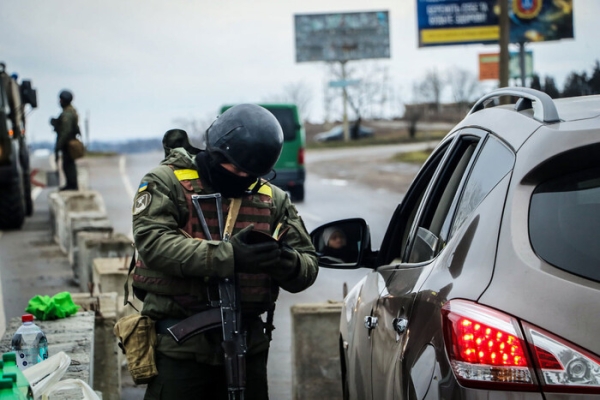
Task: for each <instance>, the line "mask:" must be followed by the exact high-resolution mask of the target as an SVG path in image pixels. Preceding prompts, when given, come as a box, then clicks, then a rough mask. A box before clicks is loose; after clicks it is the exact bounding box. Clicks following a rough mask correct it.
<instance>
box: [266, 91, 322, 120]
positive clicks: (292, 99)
mask: <svg viewBox="0 0 600 400" xmlns="http://www.w3.org/2000/svg"><path fill="white" fill-rule="evenodd" d="M312 99H313V94H312V91H311V89H310V86H309V85H307V84H306V83H305V82H304V81H299V82H295V83H288V84H287V85H285V86H284V87H283V90H282V92H281V93H278V94H272V95H269V96H267V97H265V98H263V101H265V102H276V103H292V104H295V105H296V107H298V112H299V113H300V118H301V119H302V120H306V119H307V118H308V115H309V112H310V103H311V102H312Z"/></svg>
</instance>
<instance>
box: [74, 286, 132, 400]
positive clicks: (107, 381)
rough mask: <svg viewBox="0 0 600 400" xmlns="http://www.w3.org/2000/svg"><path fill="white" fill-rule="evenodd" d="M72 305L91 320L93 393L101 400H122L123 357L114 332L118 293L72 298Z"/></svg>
mask: <svg viewBox="0 0 600 400" xmlns="http://www.w3.org/2000/svg"><path fill="white" fill-rule="evenodd" d="M71 297H72V298H73V301H74V302H75V304H77V305H79V306H81V307H82V309H83V310H85V311H92V312H94V314H95V319H94V353H95V357H94V385H93V387H94V389H95V390H99V391H101V392H102V398H103V400H119V399H121V364H122V361H123V359H122V355H121V354H122V353H121V350H120V349H119V347H118V344H117V338H116V336H115V335H114V333H113V328H114V326H115V323H116V322H117V293H115V292H112V293H100V294H98V295H97V296H90V294H89V293H74V294H72V295H71Z"/></svg>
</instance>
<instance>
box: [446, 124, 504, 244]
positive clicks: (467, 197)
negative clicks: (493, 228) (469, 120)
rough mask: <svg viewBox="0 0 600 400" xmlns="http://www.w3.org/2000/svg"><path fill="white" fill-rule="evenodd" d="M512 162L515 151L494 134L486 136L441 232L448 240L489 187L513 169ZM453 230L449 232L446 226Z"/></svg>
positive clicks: (484, 195)
mask: <svg viewBox="0 0 600 400" xmlns="http://www.w3.org/2000/svg"><path fill="white" fill-rule="evenodd" d="M514 162H515V155H514V153H513V152H512V151H511V150H510V149H509V148H508V147H506V146H505V145H504V144H503V143H502V142H500V141H499V140H498V139H496V138H495V137H493V136H489V137H488V139H487V140H486V142H485V144H484V146H483V148H482V150H481V152H480V154H479V155H478V156H477V160H476V161H475V165H474V167H473V169H472V170H471V172H470V174H469V178H468V180H467V183H466V184H465V188H464V190H463V192H462V194H461V197H460V201H459V203H458V206H457V208H456V213H455V216H454V220H452V218H447V219H446V221H445V223H444V227H443V228H442V231H441V232H440V235H441V237H442V239H443V240H444V241H446V242H447V241H448V240H449V238H451V237H452V236H453V235H454V232H456V231H457V230H458V228H460V226H461V225H462V223H463V222H464V221H465V220H466V219H467V217H468V216H469V215H470V214H471V213H472V212H473V210H475V208H477V206H478V205H479V204H480V203H481V202H482V201H483V199H484V198H485V197H486V196H487V195H488V194H489V193H490V192H491V191H492V189H493V188H494V187H495V186H496V185H497V184H498V182H500V180H501V179H502V178H503V177H504V176H506V174H507V173H509V172H510V171H511V170H512V167H513V165H514ZM450 224H451V225H452V230H451V232H450V234H449V235H448V234H447V233H446V232H448V226H449V225H450Z"/></svg>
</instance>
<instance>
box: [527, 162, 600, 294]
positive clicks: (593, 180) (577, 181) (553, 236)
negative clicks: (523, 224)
mask: <svg viewBox="0 0 600 400" xmlns="http://www.w3.org/2000/svg"><path fill="white" fill-rule="evenodd" d="M599 176H600V168H590V169H586V170H583V171H579V172H575V173H570V174H568V175H565V176H561V177H557V178H554V179H552V180H549V181H546V182H545V183H542V184H540V185H539V186H538V187H537V188H536V189H535V191H534V194H533V196H532V198H531V204H530V209H529V236H530V239H531V244H532V246H533V249H534V251H535V252H536V253H537V254H538V256H540V257H541V258H543V259H544V260H546V261H547V262H549V263H550V264H552V265H554V266H556V267H558V268H560V269H563V270H565V271H567V272H570V273H573V274H576V275H579V276H582V277H585V278H587V279H592V280H595V281H599V282H600V246H598V232H600V178H599Z"/></svg>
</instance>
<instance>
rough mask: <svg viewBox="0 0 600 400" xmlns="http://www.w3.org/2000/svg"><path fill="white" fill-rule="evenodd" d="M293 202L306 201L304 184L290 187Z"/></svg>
mask: <svg viewBox="0 0 600 400" xmlns="http://www.w3.org/2000/svg"><path fill="white" fill-rule="evenodd" d="M289 190H290V194H291V196H292V201H298V202H300V201H304V184H301V185H297V186H293V187H290V189H289Z"/></svg>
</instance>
